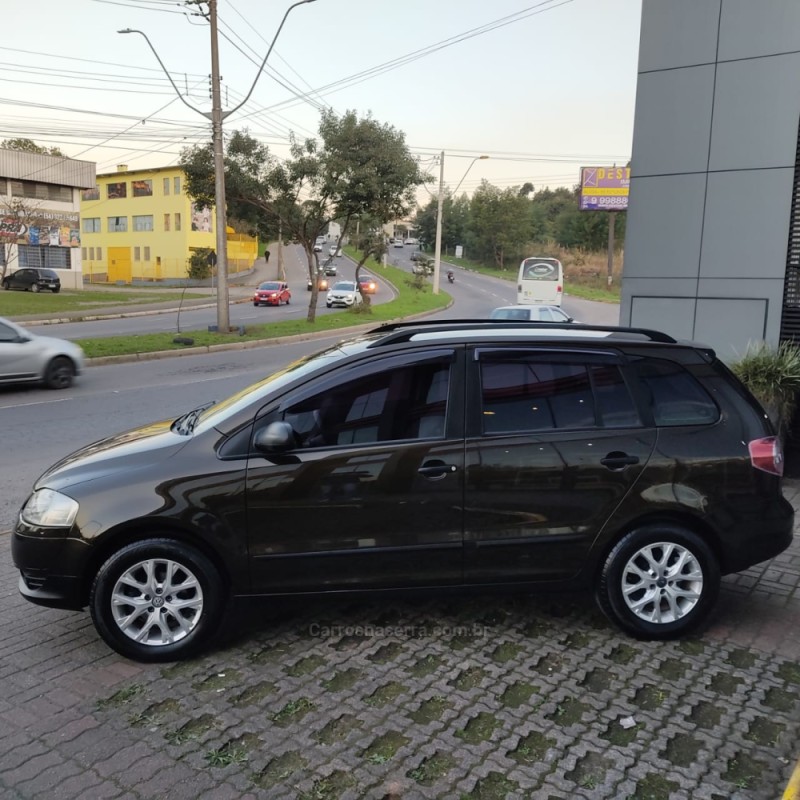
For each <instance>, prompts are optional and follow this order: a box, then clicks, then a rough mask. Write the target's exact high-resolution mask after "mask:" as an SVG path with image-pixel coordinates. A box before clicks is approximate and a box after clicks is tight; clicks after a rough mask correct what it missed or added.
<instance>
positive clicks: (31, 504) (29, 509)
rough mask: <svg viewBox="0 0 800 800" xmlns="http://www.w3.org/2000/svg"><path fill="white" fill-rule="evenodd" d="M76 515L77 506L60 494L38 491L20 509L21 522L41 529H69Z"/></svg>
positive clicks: (50, 491) (47, 490) (45, 490)
mask: <svg viewBox="0 0 800 800" xmlns="http://www.w3.org/2000/svg"><path fill="white" fill-rule="evenodd" d="M77 515H78V504H77V503H76V502H75V501H74V500H73V499H72V498H71V497H67V496H66V495H65V494H61V492H55V491H53V490H52V489H39V491H38V492H34V493H33V494H32V495H31V496H30V497H29V498H28V500H27V502H26V503H25V505H24V506H23V508H22V511H21V513H20V516H21V517H22V520H23V522H27V523H28V524H29V525H33V526H35V527H41V528H70V527H72V523H73V522H75V517H76V516H77Z"/></svg>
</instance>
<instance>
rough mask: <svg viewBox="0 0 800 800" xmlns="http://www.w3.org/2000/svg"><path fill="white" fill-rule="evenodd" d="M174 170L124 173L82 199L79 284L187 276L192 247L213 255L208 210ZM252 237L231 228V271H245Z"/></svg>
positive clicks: (109, 176) (107, 177)
mask: <svg viewBox="0 0 800 800" xmlns="http://www.w3.org/2000/svg"><path fill="white" fill-rule="evenodd" d="M184 184H185V175H184V173H183V170H181V169H180V168H179V167H160V168H156V169H143V170H128V168H127V166H125V165H124V164H123V165H120V166H118V167H117V171H116V172H111V173H106V174H103V175H98V176H97V185H96V186H95V188H94V189H87V190H84V191H83V192H82V196H81V255H82V260H83V275H84V280H85V281H89V282H98V283H102V282H108V283H118V282H120V283H132V282H138V281H175V280H185V279H186V277H187V268H188V260H189V257H190V255H191V253H192V251H193V250H196V249H198V248H208V249H209V250H216V235H215V233H214V212H213V209H199V208H197V207H196V206H195V205H194V203H193V202H192V200H191V198H190V197H189V196H188V195H187V194H185V192H184V189H185V185H184ZM257 251H258V243H257V242H256V240H255V239H253V238H251V237H248V236H243V235H241V234H235V233H233V231H232V230H231V229H230V228H229V229H228V269H229V271H230V272H231V273H234V272H240V271H243V270H247V269H250V267H252V266H253V263H254V262H255V260H256V256H257Z"/></svg>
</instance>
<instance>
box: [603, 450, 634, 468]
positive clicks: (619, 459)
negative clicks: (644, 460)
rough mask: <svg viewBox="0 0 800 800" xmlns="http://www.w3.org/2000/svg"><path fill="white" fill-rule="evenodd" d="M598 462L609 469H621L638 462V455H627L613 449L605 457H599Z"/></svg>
mask: <svg viewBox="0 0 800 800" xmlns="http://www.w3.org/2000/svg"><path fill="white" fill-rule="evenodd" d="M600 463H601V464H602V465H603V466H604V467H608V468H609V469H610V470H621V469H625V467H630V466H632V465H633V464H638V463H639V456H629V455H628V454H627V453H620V452H619V451H615V452H613V453H609V454H608V455H607V456H606V457H605V458H601V459H600Z"/></svg>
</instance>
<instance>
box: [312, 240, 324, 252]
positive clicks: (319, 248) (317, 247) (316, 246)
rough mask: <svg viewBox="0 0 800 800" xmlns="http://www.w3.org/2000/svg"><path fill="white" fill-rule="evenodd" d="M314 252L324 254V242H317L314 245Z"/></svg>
mask: <svg viewBox="0 0 800 800" xmlns="http://www.w3.org/2000/svg"><path fill="white" fill-rule="evenodd" d="M314 252H315V253H321V252H322V242H316V243H315V244H314Z"/></svg>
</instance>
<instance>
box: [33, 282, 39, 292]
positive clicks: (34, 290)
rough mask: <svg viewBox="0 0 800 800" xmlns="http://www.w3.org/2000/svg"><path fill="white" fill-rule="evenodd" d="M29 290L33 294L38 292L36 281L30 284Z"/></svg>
mask: <svg viewBox="0 0 800 800" xmlns="http://www.w3.org/2000/svg"><path fill="white" fill-rule="evenodd" d="M31 291H32V292H33V293H34V294H38V292H39V284H38V283H32V284H31Z"/></svg>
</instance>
